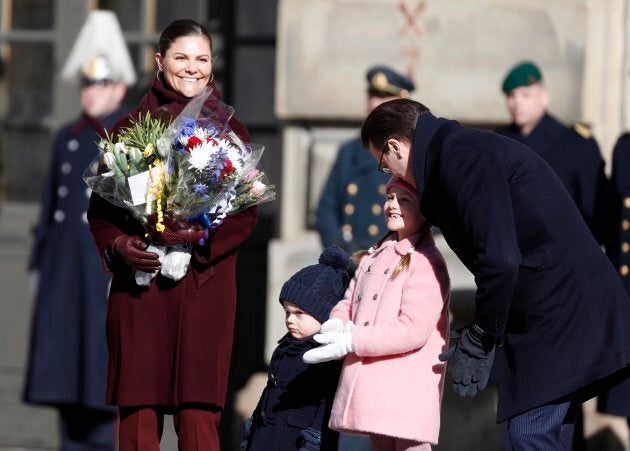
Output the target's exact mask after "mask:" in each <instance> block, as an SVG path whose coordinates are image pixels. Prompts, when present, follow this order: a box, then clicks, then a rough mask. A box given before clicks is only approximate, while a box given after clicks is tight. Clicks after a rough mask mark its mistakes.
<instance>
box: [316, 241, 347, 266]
mask: <svg viewBox="0 0 630 451" xmlns="http://www.w3.org/2000/svg"><path fill="white" fill-rule="evenodd" d="M319 263H321V264H322V265H328V266H331V267H333V268H334V269H343V270H344V271H345V270H346V269H348V265H349V264H350V256H349V255H348V253H347V252H346V251H344V250H343V249H342V248H341V247H339V246H337V245H336V244H333V245H332V246H329V247H327V248H326V249H324V250H323V252H322V254H321V255H320V256H319Z"/></svg>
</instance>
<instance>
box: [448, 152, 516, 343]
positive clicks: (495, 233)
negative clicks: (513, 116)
mask: <svg viewBox="0 0 630 451" xmlns="http://www.w3.org/2000/svg"><path fill="white" fill-rule="evenodd" d="M482 144H483V143H482ZM480 147H482V146H480ZM493 155H495V154H493V153H490V152H485V151H483V149H480V148H478V147H469V146H458V148H457V149H454V150H453V151H452V152H451V153H450V155H449V153H448V152H447V154H446V155H444V160H443V162H442V169H441V172H440V175H441V177H442V181H443V184H444V188H445V190H446V191H447V196H448V198H449V199H451V200H452V201H453V202H454V206H455V209H456V211H457V216H458V219H459V221H460V222H459V226H460V227H462V230H461V231H460V232H459V233H461V235H462V236H464V237H465V240H466V241H467V242H468V243H470V246H471V248H470V249H469V252H470V253H471V254H472V260H471V262H470V264H469V269H470V271H471V272H472V273H473V275H474V278H475V284H476V286H477V291H476V293H475V306H476V314H475V318H474V322H475V323H476V324H477V325H478V326H479V327H481V328H482V329H483V330H484V331H486V332H488V333H489V334H491V335H492V336H493V337H494V338H495V339H498V338H500V337H501V336H502V335H503V331H504V329H505V325H506V322H507V316H508V312H509V309H510V305H511V303H512V299H513V296H514V289H515V286H516V282H517V280H518V275H519V265H520V263H521V258H522V256H521V253H520V250H519V247H518V240H517V235H516V225H515V221H514V210H513V206H512V197H511V190H512V189H518V187H517V186H511V185H510V178H512V177H513V174H511V173H510V171H516V170H517V168H512V167H508V163H503V162H502V161H501V160H500V159H499V158H493ZM513 183H514V184H515V185H516V184H518V183H519V182H518V180H514V181H513ZM456 252H457V251H456Z"/></svg>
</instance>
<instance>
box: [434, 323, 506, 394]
mask: <svg viewBox="0 0 630 451" xmlns="http://www.w3.org/2000/svg"><path fill="white" fill-rule="evenodd" d="M451 337H452V338H457V337H453V336H451ZM494 350H495V345H494V342H493V340H492V339H491V337H489V336H488V334H486V333H485V332H484V331H483V329H481V328H480V327H479V326H477V325H475V324H471V325H470V326H468V327H467V328H466V329H463V330H462V331H461V335H460V336H459V341H458V342H457V343H456V344H455V345H454V346H452V347H450V348H449V349H448V351H446V352H444V353H442V354H440V356H439V359H440V360H441V361H442V362H446V361H448V365H447V368H448V372H449V374H450V375H451V381H452V383H453V388H454V389H455V391H456V392H457V393H458V394H459V395H460V396H475V395H476V394H477V393H478V392H480V391H481V390H483V389H484V388H486V386H487V385H488V378H489V377H490V370H491V369H492V362H493V361H494Z"/></svg>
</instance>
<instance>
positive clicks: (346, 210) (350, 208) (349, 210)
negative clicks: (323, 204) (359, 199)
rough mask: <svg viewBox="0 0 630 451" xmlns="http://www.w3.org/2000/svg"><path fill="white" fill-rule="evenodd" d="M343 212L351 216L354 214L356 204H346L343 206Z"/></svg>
mask: <svg viewBox="0 0 630 451" xmlns="http://www.w3.org/2000/svg"><path fill="white" fill-rule="evenodd" d="M343 212H344V213H345V214H346V215H348V216H350V215H351V214H353V213H354V205H352V204H346V206H345V207H343Z"/></svg>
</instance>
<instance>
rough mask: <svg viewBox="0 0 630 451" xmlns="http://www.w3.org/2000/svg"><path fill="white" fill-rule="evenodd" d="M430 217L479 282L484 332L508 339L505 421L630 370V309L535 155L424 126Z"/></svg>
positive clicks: (421, 140)
mask: <svg viewBox="0 0 630 451" xmlns="http://www.w3.org/2000/svg"><path fill="white" fill-rule="evenodd" d="M413 168H414V172H415V178H416V182H417V189H418V194H419V196H420V207H421V210H422V213H423V215H424V216H425V217H426V218H427V220H428V221H430V222H431V223H432V224H434V225H435V226H437V227H439V228H440V230H441V231H442V233H443V235H444V237H445V239H446V241H447V243H448V244H449V246H450V247H451V249H453V251H454V252H455V253H456V254H457V256H458V257H459V258H460V259H461V260H462V262H463V263H464V264H465V265H466V266H467V267H468V269H469V270H470V271H471V272H472V273H473V275H474V276H475V280H476V284H477V291H476V294H475V302H476V315H475V320H474V321H475V323H476V324H477V325H478V326H480V327H481V328H482V329H483V330H484V331H486V332H488V333H490V334H492V335H494V336H495V337H497V338H500V337H503V342H504V349H505V353H504V356H503V357H497V358H498V359H500V360H501V361H500V362H497V363H498V365H497V366H498V370H499V371H498V385H499V399H498V409H497V421H498V422H502V421H505V420H507V419H509V418H511V417H513V416H515V415H518V414H521V413H523V412H526V411H528V410H531V409H533V408H536V407H539V406H542V405H544V404H547V403H549V402H551V401H553V400H556V399H559V398H560V397H563V396H565V395H569V394H571V393H574V392H576V391H578V390H580V389H581V388H584V387H586V386H590V385H591V384H592V383H593V382H595V381H597V380H599V379H600V378H604V377H605V376H608V375H610V374H613V373H615V372H617V371H619V370H622V369H625V368H626V367H627V366H628V365H629V364H630V300H628V297H627V295H626V292H625V290H624V289H623V286H622V285H621V283H620V281H619V278H618V277H617V274H616V273H615V271H614V269H613V267H612V265H611V264H610V261H609V260H608V259H607V258H606V256H605V255H604V253H603V252H602V251H601V248H600V246H599V245H598V244H597V242H596V241H595V239H594V238H593V236H592V234H591V233H590V231H589V230H588V228H587V227H586V224H585V223H584V221H583V220H582V218H581V216H580V213H579V211H578V210H577V208H575V204H574V203H573V202H572V200H571V198H570V197H569V195H568V193H567V191H566V189H564V188H563V186H562V184H561V182H560V180H559V178H558V177H557V176H556V175H555V174H554V173H553V171H552V170H551V168H550V167H549V165H548V164H547V163H546V162H545V161H544V160H543V159H542V158H540V157H539V156H538V155H537V154H536V153H534V152H532V151H531V150H530V149H529V148H527V147H526V146H523V145H521V144H520V143H517V142H515V141H513V140H509V139H507V138H505V137H503V136H500V135H497V134H496V133H491V132H483V131H479V130H474V129H468V128H464V127H462V126H461V125H460V124H459V123H457V122H455V121H449V120H446V119H438V118H435V117H434V116H433V115H432V114H430V113H424V114H422V115H421V116H420V118H419V121H418V123H417V128H416V132H415V139H414V143H413Z"/></svg>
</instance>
